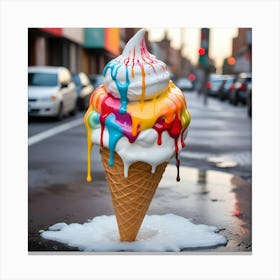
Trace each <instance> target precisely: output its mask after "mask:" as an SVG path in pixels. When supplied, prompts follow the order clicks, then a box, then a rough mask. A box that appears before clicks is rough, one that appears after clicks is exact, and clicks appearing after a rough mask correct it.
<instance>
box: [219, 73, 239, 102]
mask: <svg viewBox="0 0 280 280" xmlns="http://www.w3.org/2000/svg"><path fill="white" fill-rule="evenodd" d="M234 82H235V78H234V76H233V75H224V76H223V81H222V83H221V85H220V88H219V92H218V96H219V99H220V100H221V101H224V100H227V99H229V92H230V89H231V88H232V87H233V84H234Z"/></svg>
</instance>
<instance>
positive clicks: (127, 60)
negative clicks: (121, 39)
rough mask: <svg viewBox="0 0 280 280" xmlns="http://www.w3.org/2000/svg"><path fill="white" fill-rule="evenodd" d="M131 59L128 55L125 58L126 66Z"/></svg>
mask: <svg viewBox="0 0 280 280" xmlns="http://www.w3.org/2000/svg"><path fill="white" fill-rule="evenodd" d="M129 60H130V58H129V57H127V58H126V59H125V60H124V64H125V66H126V67H127V65H128V63H129Z"/></svg>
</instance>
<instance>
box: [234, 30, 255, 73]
mask: <svg viewBox="0 0 280 280" xmlns="http://www.w3.org/2000/svg"><path fill="white" fill-rule="evenodd" d="M232 56H233V57H234V58H235V64H234V65H233V71H234V72H235V73H240V72H251V71H252V28H239V29H238V35H237V36H236V37H235V38H233V40H232Z"/></svg>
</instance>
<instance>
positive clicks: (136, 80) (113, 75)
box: [104, 29, 170, 101]
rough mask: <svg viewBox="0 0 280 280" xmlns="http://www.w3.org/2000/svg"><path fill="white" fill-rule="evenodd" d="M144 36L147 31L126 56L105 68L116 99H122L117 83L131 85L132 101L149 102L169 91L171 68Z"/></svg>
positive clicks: (133, 40)
mask: <svg viewBox="0 0 280 280" xmlns="http://www.w3.org/2000/svg"><path fill="white" fill-rule="evenodd" d="M144 35H145V30H144V29H142V30H140V31H138V32H137V33H136V34H135V35H134V37H132V38H131V39H130V41H129V42H128V43H127V45H126V46H125V48H124V50H123V53H122V54H121V55H120V56H119V57H117V58H115V59H114V60H112V61H111V62H110V63H109V65H107V66H106V67H105V69H104V76H105V79H104V84H105V88H106V90H107V92H109V93H110V94H112V95H113V96H114V97H116V98H120V99H121V98H122V94H121V93H120V90H119V88H118V86H117V83H116V81H118V82H120V83H122V84H125V83H127V85H128V88H127V92H126V97H127V99H128V101H140V100H142V101H143V100H149V99H152V98H154V97H155V96H158V95H160V94H162V93H163V92H166V91H167V90H168V82H169V80H170V75H169V72H168V71H167V66H166V64H165V63H163V62H162V61H160V60H157V59H156V58H155V56H154V55H152V54H150V53H149V52H148V50H147V48H146V44H145V40H144ZM112 66H113V67H112Z"/></svg>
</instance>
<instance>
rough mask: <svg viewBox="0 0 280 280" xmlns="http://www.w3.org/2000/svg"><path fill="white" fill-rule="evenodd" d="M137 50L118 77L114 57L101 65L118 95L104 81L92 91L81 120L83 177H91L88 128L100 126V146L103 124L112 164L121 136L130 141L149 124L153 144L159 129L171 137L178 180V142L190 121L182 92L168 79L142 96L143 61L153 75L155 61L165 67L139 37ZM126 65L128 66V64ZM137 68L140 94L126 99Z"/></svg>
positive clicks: (117, 65) (90, 131)
mask: <svg viewBox="0 0 280 280" xmlns="http://www.w3.org/2000/svg"><path fill="white" fill-rule="evenodd" d="M140 55H141V57H139V51H138V53H137V51H136V49H135V48H134V50H133V53H132V55H131V56H129V57H126V58H125V60H124V65H125V78H124V79H122V81H120V80H119V79H118V72H119V71H120V69H121V67H124V66H123V65H120V64H119V63H118V62H119V60H117V59H115V60H112V61H111V62H109V63H108V64H107V65H106V67H105V68H104V73H103V74H104V76H105V75H106V74H107V71H110V75H111V79H112V80H113V81H114V83H115V86H116V88H117V90H118V92H119V95H120V98H117V97H115V96H114V94H113V93H112V92H110V91H109V92H108V91H107V89H106V86H105V85H101V86H99V87H98V88H96V89H95V91H94V92H93V94H92V96H91V99H90V102H89V108H88V110H87V112H86V114H85V118H84V122H85V127H86V130H87V135H88V138H87V140H88V176H87V181H91V175H90V154H91V149H92V139H91V138H92V130H94V129H96V128H97V127H100V128H101V133H100V146H101V147H104V141H103V135H104V129H105V128H107V131H108V134H109V143H108V148H109V151H110V159H109V165H110V166H113V165H114V152H115V148H116V145H117V142H118V141H119V139H120V138H121V137H127V139H128V140H129V142H130V143H134V141H135V140H136V139H137V137H138V135H139V134H140V133H141V132H142V131H143V130H145V129H149V128H153V129H155V130H156V132H157V145H162V133H163V132H164V131H167V132H168V134H169V136H170V137H172V138H173V139H174V153H175V158H176V165H177V181H179V180H180V176H179V165H180V160H179V156H178V152H179V147H178V146H179V143H180V144H181V146H182V147H184V146H185V143H184V132H185V131H186V129H187V128H188V125H189V123H190V114H189V112H188V110H187V106H186V99H185V96H184V94H183V93H182V92H181V91H180V89H178V88H177V87H176V86H175V85H174V84H173V82H172V81H171V80H170V81H169V84H168V86H167V87H166V88H165V89H163V90H160V91H159V92H156V93H154V94H153V95H152V98H150V99H148V100H146V71H145V67H144V66H143V62H145V65H148V67H150V70H151V69H152V72H153V75H157V74H158V73H157V68H156V67H155V64H158V66H159V67H161V68H162V69H163V70H166V66H165V64H163V63H162V62H161V61H158V60H156V59H155V57H154V56H152V55H150V54H149V52H148V51H147V49H146V45H145V41H144V39H143V40H141V47H140ZM128 66H129V67H128ZM136 67H138V71H139V68H140V71H139V72H140V73H141V79H142V81H141V97H140V100H139V101H131V102H130V101H129V98H128V95H127V94H128V89H129V86H130V84H131V82H132V81H133V79H135V69H136Z"/></svg>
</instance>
